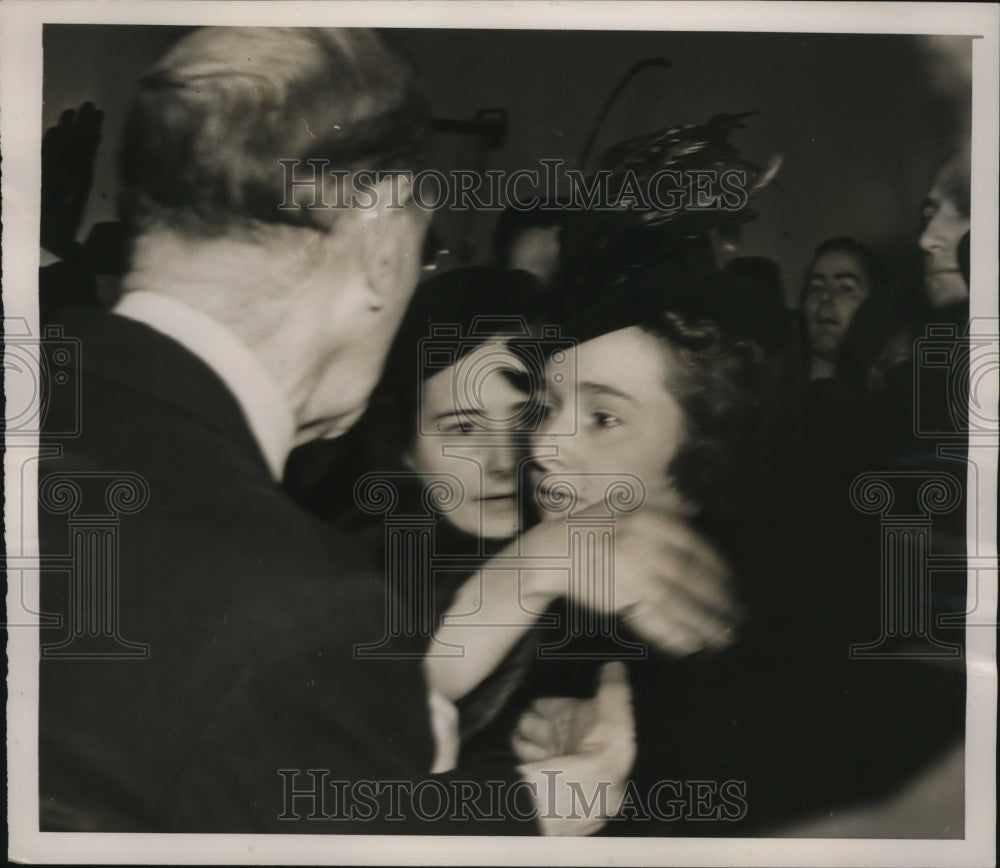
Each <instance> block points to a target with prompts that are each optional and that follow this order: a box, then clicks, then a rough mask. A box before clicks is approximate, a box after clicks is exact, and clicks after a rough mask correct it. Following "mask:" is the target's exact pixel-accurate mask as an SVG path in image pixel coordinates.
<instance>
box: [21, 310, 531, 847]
mask: <svg viewBox="0 0 1000 868" xmlns="http://www.w3.org/2000/svg"><path fill="white" fill-rule="evenodd" d="M63 327H64V330H65V334H66V336H67V337H70V338H74V339H78V340H79V355H80V365H79V372H80V376H79V384H78V387H73V388H61V390H60V388H56V387H55V386H53V387H52V388H51V389H50V390H49V394H48V395H47V401H48V403H49V406H48V409H47V414H46V420H45V425H44V428H45V432H47V433H45V434H43V437H42V451H43V458H42V462H41V467H40V472H39V491H40V494H39V521H40V544H41V552H42V556H43V564H45V565H47V568H46V569H44V570H43V575H42V618H43V626H42V629H41V631H40V634H41V645H42V659H41V663H40V703H39V718H40V719H39V734H40V744H39V777H40V800H41V802H40V806H41V814H40V816H41V828H42V830H43V831H45V830H71V831H86V830H96V831H119V832H126V831H183V832H292V831H295V832H298V831H307V832H326V833H341V832H361V833H373V832H385V831H399V832H407V833H413V832H414V831H424V832H438V833H440V832H441V831H446V830H445V829H442V828H441V825H440V824H433V823H431V824H428V823H420V822H418V821H415V825H411V824H409V823H406V822H403V823H399V822H393V821H391V820H387V819H386V818H385V816H384V813H385V812H384V811H383V812H382V813H380V814H379V817H377V818H376V819H374V820H372V821H370V822H362V821H360V820H357V821H355V822H346V821H341V820H324V819H321V818H317V816H318V814H319V813H322V814H327V815H330V814H333V815H336V816H343V815H344V813H345V812H344V811H343V809H342V808H341V807H340V806H339V805H338V802H337V797H336V793H335V791H336V787H335V786H328V787H327V788H326V795H327V797H328V799H327V800H325V801H324V802H322V803H319V802H316V801H314V800H312V799H311V798H309V797H298V798H295V799H289V798H288V796H289V790H290V789H291V788H294V789H297V790H308V789H310V786H311V784H312V780H313V778H311V777H310V776H309V775H307V774H306V772H307V771H308V770H323V771H326V770H329V775H328V777H327V778H326V781H327V782H328V783H329V782H333V781H351V782H354V783H355V784H356V783H357V782H359V781H365V780H372V781H387V780H409V781H414V780H421V779H424V778H426V777H427V770H428V769H429V768H430V765H431V762H432V752H433V743H432V736H431V732H430V724H429V714H428V709H427V688H426V684H425V681H424V679H423V676H422V673H421V668H420V661H419V659H418V658H416V657H410V658H405V659H399V658H397V659H377V660H370V659H364V660H359V659H356V658H355V655H354V653H353V652H354V648H355V645H357V644H359V643H375V642H377V641H378V640H380V639H381V638H382V637H383V635H384V633H385V626H384V621H385V617H384V612H385V590H384V583H383V581H382V577H381V575H380V574H375V573H374V572H373V571H372V570H370V569H369V568H368V566H367V565H366V562H365V561H364V559H363V558H362V557H360V556H359V555H358V554H357V549H356V546H355V544H353V543H352V541H351V540H350V539H348V538H346V537H345V536H343V535H340V534H337V533H335V532H332V531H331V529H330V528H329V527H328V526H327V525H325V524H323V523H321V522H319V521H317V520H315V519H313V518H312V517H311V516H309V515H308V514H306V513H305V512H303V511H301V510H300V508H298V507H297V506H295V505H294V503H293V502H292V501H291V500H290V499H289V498H288V497H287V496H286V495H284V494H283V493H282V492H281V490H280V488H279V487H278V486H277V485H276V483H275V482H274V480H273V479H272V478H271V476H270V474H269V471H268V468H267V465H266V463H265V461H264V458H263V456H262V454H261V452H260V450H259V449H258V446H257V444H256V441H255V440H254V438H253V436H252V434H251V432H250V430H249V428H248V426H247V423H246V421H245V419H244V417H243V415H242V412H241V410H240V408H239V406H238V404H237V403H236V400H235V399H234V397H233V396H232V394H231V393H230V392H229V391H228V389H227V388H226V387H225V386H224V384H223V383H222V381H221V380H220V379H219V378H218V377H217V376H216V375H215V374H214V373H213V372H212V370H211V369H210V368H208V367H207V366H206V365H205V364H204V363H203V362H202V361H201V360H199V359H198V358H196V357H195V356H193V355H192V354H191V353H189V352H188V351H187V350H185V349H184V348H183V347H181V346H180V345H179V344H177V343H176V342H174V341H173V340H171V339H169V338H167V337H165V336H164V335H162V334H160V333H158V332H156V331H155V330H153V329H151V328H148V327H147V326H145V325H142V324H140V323H137V322H134V321H131V320H128V319H125V318H122V317H118V316H115V315H112V314H105V313H96V312H83V311H78V312H74V313H71V314H70V315H68V316H65V317H64V318H63ZM75 376H76V375H75V373H72V374H71V377H70V384H71V385H72V383H73V378H74V377H75ZM60 432H63V433H62V434H60ZM48 446H56V447H57V449H58V451H59V452H61V454H59V455H58V456H53V455H51V454H46V453H47V452H49V451H50V450H48V449H47V447H48ZM116 478H118V479H120V480H123V481H122V482H121V483H120V484H118V486H117V489H116V487H115V479H116ZM144 487H145V488H147V489H148V502H146V503H145V505H144V506H141V508H138V507H139V506H140V505H141V503H142V500H143V497H144V495H143V493H142V491H141V489H142V488H144ZM72 488H75V489H76V490H77V491H78V492H79V493H80V496H81V499H80V500H79V502H74V501H73V499H72V497H71V496H70V497H69V499H67V494H66V493H67V491H69V490H70V489H72ZM74 547H75V548H74ZM95 548H96V551H93V550H94V549H95ZM88 551H91V554H90V555H88V554H86V552H88ZM74 570H75V571H76V572H75V576H76V578H75V579H74V578H72V575H73V571H74ZM102 570H103V571H104V572H103V573H102V572H101V571H102ZM110 571H116V575H115V574H114V573H113V572H110ZM115 580H116V581H117V591H116V592H112V593H111V594H110V596H111V597H112V598H113V599H103V600H101V599H97V598H92V599H89V600H88V599H87V595H91V597H93V595H94V594H95V593H97V592H98V591H99V589H100V588H101V587H102V586H105V585H109V583H113V582H114V581H115ZM73 581H76V582H77V591H78V592H77V593H76V594H75V595H74V593H73V592H72V591H71V587H72V583H73ZM101 613H103V614H101ZM48 616H56V618H55V619H51V618H49V617H48ZM109 625H116V626H115V627H114V630H115V631H116V632H117V634H118V636H119V637H120V638H119V639H115V638H114V637H113V636H112V637H110V638H109V637H108V636H103V637H102V636H101V635H100V634H101V633H107V632H108V631H109ZM88 630H89V631H90V633H92V634H94V635H88ZM74 633H75V634H77V635H74ZM143 646H145V650H143ZM137 649H138V650H137ZM406 650H412V648H409V649H406ZM109 651H110V652H111V654H112V656H110V657H99V656H88V655H95V654H106V653H108V652H109ZM135 653H138V654H139V655H140V656H137V657H129V656H127V655H128V654H135ZM115 655H117V656H115ZM281 770H285V771H284V772H282V771H281ZM293 770H299V771H300V772H301V774H298V775H297V776H296V775H294V772H293ZM318 774H319V776H320V780H321V781H322V780H323V772H319V773H318ZM456 774H457V776H458V777H462V775H461V774H460V773H456ZM480 775H481V776H482V777H487V778H489V779H490V780H506V782H507V783H511V782H513V781H515V780H517V777H516V773H515V772H514V770H513V769H512V768H509V767H508V768H505V769H496V768H493V769H488V770H481V772H480ZM519 799H520V801H518V802H517V804H518V805H520V806H521V808H522V809H523V808H524V807H525V803H524V801H523V796H521V797H519ZM432 801H433V800H432V799H430V798H428V799H427V804H430V803H431V802H432ZM366 804H367V806H368V807H369V808H370V806H371V804H372V800H371V798H369V799H368V800H367V802H366ZM361 807H362V809H364V808H365V805H362V806H361ZM382 807H384V805H383V806H382ZM317 808H318V810H317ZM430 810H434V809H433V807H432V808H431V809H430ZM367 813H372V811H371V810H368V811H367ZM486 813H487V815H489V816H496V812H495V810H494V813H493V814H490V812H489V810H488V809H487V811H486ZM521 813H522V815H523V811H522V812H521ZM364 815H365V811H364V810H363V811H362V814H359V815H357V816H364ZM396 815H397V816H398V812H397V814H396ZM296 818H297V819H296ZM379 818H381V821H380V820H379ZM457 826H458V828H450V827H449V829H447V831H453V832H459V833H464V834H469V833H470V832H472V831H479V832H487V833H493V834H495V833H498V832H501V831H504V830H506V831H507V832H508V833H509V832H511V831H513V832H515V833H520V834H533V833H534V832H535V828H534V825H533V824H531V823H525V822H520V823H515V824H514V826H513V828H511V827H510V824H507V826H506V827H505V824H504V823H502V822H501V823H499V826H500V827H504V828H498V824H496V823H490V822H488V821H487V823H486V824H485V827H484V828H476V829H475V830H473V829H471V828H470V827H469V824H468V823H459V824H457Z"/></svg>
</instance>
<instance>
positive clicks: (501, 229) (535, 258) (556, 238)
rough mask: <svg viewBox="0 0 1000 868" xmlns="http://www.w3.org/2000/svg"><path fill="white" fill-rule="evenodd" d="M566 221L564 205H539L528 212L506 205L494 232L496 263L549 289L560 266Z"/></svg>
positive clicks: (541, 203) (554, 203) (542, 203)
mask: <svg viewBox="0 0 1000 868" xmlns="http://www.w3.org/2000/svg"><path fill="white" fill-rule="evenodd" d="M565 222H566V214H565V210H564V206H562V205H560V204H559V203H558V202H547V201H546V202H540V203H539V204H537V205H535V206H534V207H533V208H529V209H521V208H516V207H514V206H512V205H508V206H507V208H506V209H504V211H503V212H502V213H501V214H500V219H499V220H498V221H497V226H496V229H495V230H494V233H493V256H494V259H495V261H496V263H497V264H498V265H500V266H501V267H503V268H511V269H520V270H522V271H527V272H529V273H530V274H533V275H534V276H535V277H536V278H537V279H538V282H539V285H540V286H541V287H542V288H545V287H548V286H549V285H550V284H551V282H552V278H553V277H554V276H555V273H556V270H557V269H558V267H559V257H560V250H561V243H562V228H563V225H564V224H565Z"/></svg>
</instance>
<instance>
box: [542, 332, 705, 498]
mask: <svg viewBox="0 0 1000 868" xmlns="http://www.w3.org/2000/svg"><path fill="white" fill-rule="evenodd" d="M567 355H568V356H569V359H568V360H567V361H566V362H565V363H563V364H560V365H559V366H558V369H556V368H555V367H554V366H552V365H550V366H549V369H548V371H547V374H548V377H547V380H548V383H547V389H548V392H547V394H548V398H549V401H550V411H549V415H548V417H547V419H546V422H545V425H544V426H543V428H542V431H541V433H540V434H539V435H538V436H537V437H536V438H535V440H534V448H533V452H534V456H535V462H536V465H537V467H538V470H537V471H536V473H535V475H534V477H533V484H534V485H538V483H539V481H541V489H540V493H541V495H542V496H541V500H542V504H543V507H544V503H545V500H546V498H545V493H546V491H547V490H548V489H549V488H551V486H552V484H553V483H555V482H557V480H558V478H559V476H561V475H562V474H573V476H572V477H571V478H570V479H567V480H566V481H568V482H571V484H572V485H573V487H574V488H575V489H576V490H577V492H578V493H579V496H580V501H581V505H587V504H591V503H599V502H601V500H602V499H603V498H604V496H605V491H606V488H607V486H608V484H609V483H610V482H611V479H612V477H613V476H615V475H619V476H621V475H624V474H631V475H633V476H636V477H638V478H639V479H640V480H641V481H642V484H643V486H644V487H645V490H646V500H647V501H653V502H656V503H659V504H661V505H665V506H671V507H674V508H677V507H679V506H680V501H679V498H678V496H677V495H676V493H675V492H674V490H673V488H672V486H671V484H670V480H669V478H668V476H667V469H668V466H669V464H670V462H671V460H672V459H673V458H674V456H675V455H676V454H677V451H678V449H679V448H680V447H681V445H682V444H683V443H684V441H685V439H686V436H687V434H686V418H685V414H684V411H683V410H682V409H681V406H680V404H678V403H677V400H676V399H675V398H674V397H673V396H672V395H671V394H670V391H669V389H670V388H671V384H672V381H673V378H674V375H675V374H676V373H677V372H678V365H679V364H680V363H679V361H678V359H677V358H676V356H674V354H673V353H672V351H671V350H670V349H669V348H668V347H667V346H665V345H664V343H663V342H662V341H660V340H659V339H658V338H656V337H655V336H653V335H651V334H648V333H647V332H645V331H643V330H642V329H640V328H639V327H637V326H633V327H631V328H625V329H620V330H619V331H615V332H610V333H608V334H606V335H601V336H600V337H597V338H594V339H593V340H589V341H585V342H583V343H581V344H579V345H578V346H577V347H576V348H575V349H571V350H569V351H568V353H567ZM567 372H571V373H567ZM567 414H576V424H575V428H574V426H573V425H572V419H570V418H567ZM567 430H570V431H572V430H575V433H574V434H572V435H555V434H546V433H545V432H546V431H567ZM546 474H555V476H550V477H548V480H546V478H545V475H546Z"/></svg>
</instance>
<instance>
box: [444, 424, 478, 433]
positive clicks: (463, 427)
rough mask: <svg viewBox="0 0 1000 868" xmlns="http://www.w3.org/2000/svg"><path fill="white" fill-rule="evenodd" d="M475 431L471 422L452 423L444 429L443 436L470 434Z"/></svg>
mask: <svg viewBox="0 0 1000 868" xmlns="http://www.w3.org/2000/svg"><path fill="white" fill-rule="evenodd" d="M475 430H477V429H476V426H475V425H474V424H473V423H472V422H452V423H451V424H450V425H448V426H446V427H445V429H444V433H445V434H471V433H472V432H473V431H475Z"/></svg>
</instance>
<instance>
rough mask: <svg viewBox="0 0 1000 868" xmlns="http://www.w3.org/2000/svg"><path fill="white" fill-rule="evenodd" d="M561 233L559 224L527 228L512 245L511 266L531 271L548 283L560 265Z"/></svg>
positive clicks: (544, 282)
mask: <svg viewBox="0 0 1000 868" xmlns="http://www.w3.org/2000/svg"><path fill="white" fill-rule="evenodd" d="M560 233H561V230H560V228H559V227H558V226H534V227H532V228H530V229H525V230H524V231H523V232H522V233H521V234H520V235H518V236H517V238H516V239H515V241H514V244H513V246H512V247H511V250H510V262H509V267H510V268H512V269H520V270H522V271H529V272H531V273H532V274H533V275H535V277H537V278H538V279H539V280H540V281H541V282H542V283H543V284H547V283H548V282H549V281H550V280H552V277H553V276H554V275H555V273H556V268H557V267H558V265H559V239H560Z"/></svg>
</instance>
